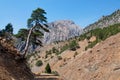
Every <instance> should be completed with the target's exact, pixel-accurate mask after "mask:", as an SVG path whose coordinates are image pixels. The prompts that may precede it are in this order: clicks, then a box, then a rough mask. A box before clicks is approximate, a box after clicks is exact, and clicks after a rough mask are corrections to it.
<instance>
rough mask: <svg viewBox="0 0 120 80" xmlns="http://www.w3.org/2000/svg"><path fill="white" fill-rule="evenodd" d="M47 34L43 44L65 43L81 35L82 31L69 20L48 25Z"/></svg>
mask: <svg viewBox="0 0 120 80" xmlns="http://www.w3.org/2000/svg"><path fill="white" fill-rule="evenodd" d="M48 26H49V30H50V32H49V33H45V35H44V40H43V42H44V43H46V44H49V43H52V42H55V41H65V40H68V39H70V38H73V37H75V36H79V35H80V34H81V33H82V29H81V28H80V27H79V26H77V25H76V24H75V23H74V22H73V21H70V20H59V21H55V22H52V23H49V24H48Z"/></svg>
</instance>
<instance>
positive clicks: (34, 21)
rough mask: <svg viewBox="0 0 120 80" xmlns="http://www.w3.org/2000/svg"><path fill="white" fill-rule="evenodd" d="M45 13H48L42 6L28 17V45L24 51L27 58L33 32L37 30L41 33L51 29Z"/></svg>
mask: <svg viewBox="0 0 120 80" xmlns="http://www.w3.org/2000/svg"><path fill="white" fill-rule="evenodd" d="M45 14H46V12H45V10H43V9H41V8H37V9H36V10H34V11H33V12H32V14H31V17H30V18H29V19H28V22H27V24H28V28H29V33H28V36H27V40H26V45H25V48H24V51H23V58H25V57H26V55H27V51H28V47H29V43H30V38H31V35H32V33H33V32H35V31H39V33H41V34H43V31H45V32H49V30H48V29H47V25H46V23H47V18H46V17H45ZM41 44H42V43H41Z"/></svg>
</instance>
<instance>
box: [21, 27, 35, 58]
mask: <svg viewBox="0 0 120 80" xmlns="http://www.w3.org/2000/svg"><path fill="white" fill-rule="evenodd" d="M34 28H35V26H34V27H32V28H30V31H29V34H28V37H27V41H26V45H25V48H24V52H23V58H25V57H26V56H27V51H28V47H29V42H30V36H31V33H32V30H33V29H34Z"/></svg>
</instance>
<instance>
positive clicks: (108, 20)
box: [84, 9, 120, 32]
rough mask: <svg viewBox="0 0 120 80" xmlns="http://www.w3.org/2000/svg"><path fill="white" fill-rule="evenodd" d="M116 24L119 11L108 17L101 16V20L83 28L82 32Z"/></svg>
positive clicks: (118, 20) (119, 14)
mask: <svg viewBox="0 0 120 80" xmlns="http://www.w3.org/2000/svg"><path fill="white" fill-rule="evenodd" d="M117 23H120V10H119V9H118V10H116V11H115V12H113V13H112V14H110V15H107V16H102V18H100V19H99V20H98V21H96V22H94V23H92V24H90V25H89V26H87V27H85V28H84V32H88V31H90V30H92V29H96V28H104V27H108V26H110V25H113V24H117Z"/></svg>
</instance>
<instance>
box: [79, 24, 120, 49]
mask: <svg viewBox="0 0 120 80" xmlns="http://www.w3.org/2000/svg"><path fill="white" fill-rule="evenodd" d="M119 32H120V23H118V24H114V25H111V26H109V27H105V28H103V29H101V28H97V29H94V30H91V31H89V32H87V33H84V34H82V35H81V36H80V38H79V40H84V39H85V38H87V39H88V40H89V39H90V38H91V37H92V36H95V37H96V40H95V41H94V42H90V43H89V45H88V46H87V47H86V49H87V48H92V47H93V46H94V45H96V44H97V43H98V42H100V41H104V40H105V39H106V38H108V37H110V36H112V35H115V34H117V33H119Z"/></svg>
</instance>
